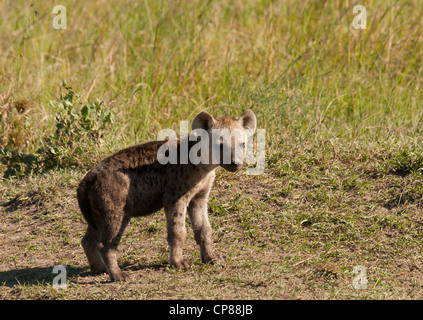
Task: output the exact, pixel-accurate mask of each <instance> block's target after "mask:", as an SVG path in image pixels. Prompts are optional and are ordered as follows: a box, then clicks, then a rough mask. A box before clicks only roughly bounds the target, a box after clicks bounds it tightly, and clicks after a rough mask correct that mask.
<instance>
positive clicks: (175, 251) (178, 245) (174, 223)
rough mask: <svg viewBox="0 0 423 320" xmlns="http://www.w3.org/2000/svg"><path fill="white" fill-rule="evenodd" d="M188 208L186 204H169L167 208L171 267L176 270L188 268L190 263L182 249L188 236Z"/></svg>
mask: <svg viewBox="0 0 423 320" xmlns="http://www.w3.org/2000/svg"><path fill="white" fill-rule="evenodd" d="M186 211H187V207H186V204H185V203H182V201H181V202H176V203H169V204H168V205H166V206H165V212H166V222H167V242H168V243H169V247H170V259H169V262H170V265H172V266H174V267H176V268H188V267H189V263H188V262H187V261H185V259H184V257H183V254H182V248H183V245H184V241H185V238H186V235H187V231H186V228H185V216H186Z"/></svg>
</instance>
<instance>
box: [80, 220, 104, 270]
mask: <svg viewBox="0 0 423 320" xmlns="http://www.w3.org/2000/svg"><path fill="white" fill-rule="evenodd" d="M99 241H100V235H99V232H98V231H97V230H95V229H94V228H93V227H92V226H91V225H88V229H87V231H86V232H85V236H84V237H83V238H82V241H81V244H82V247H83V248H84V251H85V255H86V256H87V259H88V263H89V265H90V268H91V270H92V272H94V273H103V272H106V266H105V265H104V262H103V259H102V258H101V255H100V251H99V247H98V245H99Z"/></svg>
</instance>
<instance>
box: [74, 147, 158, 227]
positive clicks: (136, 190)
mask: <svg viewBox="0 0 423 320" xmlns="http://www.w3.org/2000/svg"><path fill="white" fill-rule="evenodd" d="M163 143H165V141H154V142H148V143H145V144H141V145H138V146H133V147H130V148H127V149H123V150H121V151H119V152H117V153H115V154H113V155H111V156H110V157H108V158H106V159H104V160H103V161H101V162H100V163H99V164H97V165H96V166H95V167H94V168H92V169H91V170H90V171H89V172H88V173H87V174H86V176H85V177H84V179H83V180H82V181H81V183H80V184H79V187H78V190H77V198H78V203H79V206H80V208H81V211H82V214H83V216H84V218H85V219H86V220H87V222H88V223H89V224H90V225H91V226H92V227H94V228H95V229H97V225H98V224H99V223H101V222H102V220H103V219H104V218H105V216H106V215H108V214H113V213H117V212H124V213H125V214H127V215H129V216H143V215H148V214H151V213H153V212H156V211H157V210H159V209H161V208H162V207H163V203H162V195H163V191H164V187H165V184H164V181H163V177H164V176H165V175H164V173H165V172H163V171H165V170H166V166H163V165H161V164H160V163H158V161H157V151H158V148H159V147H160V146H161V145H162V144H163Z"/></svg>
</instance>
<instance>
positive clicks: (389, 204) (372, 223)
mask: <svg viewBox="0 0 423 320" xmlns="http://www.w3.org/2000/svg"><path fill="white" fill-rule="evenodd" d="M61 4H63V5H65V6H66V8H67V29H66V30H55V29H53V27H52V21H53V18H54V16H55V15H54V14H52V13H51V12H52V8H53V6H54V5H55V4H54V3H53V2H51V1H44V2H42V3H37V4H34V5H33V6H30V5H29V4H28V3H27V2H25V1H6V2H5V4H4V5H3V6H2V7H1V8H0V16H1V18H0V35H1V37H2V39H3V41H2V42H1V43H0V50H1V52H2V54H1V56H0V123H1V125H0V149H1V150H0V151H1V153H0V160H1V161H2V163H1V164H0V174H1V176H2V178H1V180H0V206H1V207H0V214H1V215H0V228H1V232H0V245H1V247H2V252H1V253H0V282H1V283H2V284H3V285H2V287H0V298H2V299H39V298H41V299H72V298H73V299H109V298H119V299H163V298H171V299H174V298H178V299H187V298H188V299H206V298H207V299H216V298H217V299H419V298H420V297H421V295H422V293H423V275H422V268H423V261H422V258H421V254H422V245H423V243H422V240H421V239H422V234H423V227H422V219H421V217H420V216H421V210H422V195H423V191H422V190H423V189H422V183H421V181H422V167H423V160H422V159H423V158H422V154H423V149H422V138H423V136H422V129H421V127H422V121H423V119H422V115H423V103H422V102H423V96H422V90H421V87H422V84H423V83H422V79H423V77H422V72H423V69H422V67H421V66H422V65H423V64H422V58H423V54H422V52H423V51H422V42H423V41H422V26H421V23H420V22H421V17H420V15H419V13H420V12H422V10H423V7H422V3H421V2H419V1H405V0H404V1H403V0H399V1H373V2H371V3H368V4H363V3H362V4H363V5H365V7H366V9H367V14H368V19H367V21H368V25H367V29H365V30H355V29H354V28H353V27H352V26H351V23H352V21H353V18H354V14H353V13H352V8H353V6H354V5H355V3H354V2H351V1H347V2H345V1H306V2H296V1H287V2H277V1H259V0H252V1H243V2H240V1H235V2H234V1H224V0H219V1H209V2H202V1H186V2H182V1H138V2H135V1H119V0H115V1H114V3H113V5H111V4H110V3H109V2H106V1H103V0H98V1H93V2H91V3H89V4H86V3H82V2H75V1H63V2H62V3H61ZM63 80H65V81H66V83H67V86H68V88H71V89H66V87H65V86H63V85H61V83H62V81H63ZM69 90H72V92H73V93H75V95H76V96H75V99H73V100H72V103H71V106H69V105H68V104H66V102H65V101H70V98H69V96H66V95H67V94H69V92H70V91H69ZM66 97H67V98H66ZM60 103H62V107H63V108H64V109H63V108H62V107H61V105H60ZM65 106H68V107H67V109H66V108H65ZM247 108H252V109H253V110H254V112H255V113H256V115H257V118H258V127H259V128H263V129H266V170H265V173H264V174H263V175H259V176H247V175H245V171H241V172H239V173H236V174H228V173H225V172H223V171H220V172H219V175H218V178H217V179H216V183H215V186H214V188H213V192H212V195H211V200H210V204H209V216H210V221H211V223H212V226H213V231H214V234H213V238H214V241H215V245H216V251H217V252H218V253H219V254H220V255H222V256H223V257H224V259H225V266H223V267H222V266H207V265H206V266H205V265H202V264H201V263H200V257H199V252H198V248H197V247H196V245H195V243H194V240H193V235H192V231H191V229H190V228H188V229H189V233H188V237H187V242H186V251H185V254H186V256H187V257H188V259H189V260H190V261H191V262H192V264H193V265H192V267H191V268H190V269H189V270H186V271H180V270H175V269H172V268H169V267H168V260H167V259H168V248H167V244H166V241H165V239H166V232H165V218H164V215H163V213H158V214H156V215H154V216H151V217H147V218H143V219H139V220H134V221H132V222H131V224H130V225H129V226H128V229H127V231H126V233H125V235H124V238H123V240H122V242H121V246H120V257H119V259H120V264H121V266H122V267H123V269H125V270H127V271H129V272H130V274H131V276H132V279H133V281H131V282H130V283H109V282H108V278H107V275H100V276H93V275H92V274H90V273H89V270H88V268H87V262H86V258H85V256H84V254H83V251H82V248H81V245H80V239H81V238H82V235H83V233H84V232H85V222H84V220H83V218H82V215H81V214H80V212H79V209H78V207H77V204H76V201H75V189H76V186H77V184H78V182H79V181H80V179H81V178H82V177H83V175H84V174H85V172H86V171H87V170H88V169H89V168H90V167H91V166H92V165H93V164H95V163H96V162H97V161H99V160H100V159H102V158H103V157H104V156H106V155H108V154H109V153H111V152H113V151H116V150H118V149H121V148H123V147H126V146H129V145H133V144H137V143H141V142H144V141H148V140H151V139H154V138H155V137H156V134H157V132H158V131H159V130H160V129H162V128H172V129H174V130H176V131H178V130H179V121H181V120H192V118H193V116H194V115H195V114H196V113H197V112H198V111H200V110H203V109H204V110H207V111H209V112H210V113H211V114H213V115H214V116H221V115H224V114H229V115H232V116H237V115H239V114H240V113H241V111H243V110H245V109H247ZM64 110H65V111H64ZM109 115H110V118H108V117H109ZM111 115H113V119H114V120H113V121H108V119H112V118H111ZM69 120H72V121H71V122H69ZM106 120H107V121H106ZM70 123H71V125H69V126H68V127H66V126H64V124H70ZM105 124H107V126H105ZM59 129H60V130H59ZM72 141H74V142H76V141H77V142H78V143H72ZM47 160H48V161H47ZM58 264H62V265H64V266H66V268H67V271H68V280H69V281H68V288H67V289H66V290H63V291H59V290H56V289H54V288H52V286H51V283H52V279H53V277H54V275H53V274H52V269H53V267H54V266H55V265H58ZM357 265H362V266H365V267H366V270H367V278H368V281H369V282H368V284H367V289H361V290H360V289H354V288H353V286H352V283H353V279H354V276H355V275H354V273H353V269H354V267H355V266H357Z"/></svg>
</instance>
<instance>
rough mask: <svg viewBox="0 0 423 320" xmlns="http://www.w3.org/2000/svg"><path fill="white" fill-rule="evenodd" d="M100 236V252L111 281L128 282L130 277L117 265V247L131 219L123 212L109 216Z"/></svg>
mask: <svg viewBox="0 0 423 320" xmlns="http://www.w3.org/2000/svg"><path fill="white" fill-rule="evenodd" d="M108 217H109V219H107V220H106V221H105V222H104V223H103V227H102V230H101V235H100V243H99V252H100V255H101V258H102V259H103V262H104V264H105V266H106V271H107V273H108V274H109V276H110V280H111V281H127V280H129V276H128V275H127V274H126V273H125V272H122V270H120V268H119V265H118V263H117V247H118V245H119V242H120V239H121V238H122V234H123V232H124V231H125V228H126V226H127V225H128V223H129V220H130V218H129V217H127V216H125V215H124V213H123V212H122V213H121V214H118V213H116V212H115V215H111V214H110V215H108Z"/></svg>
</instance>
